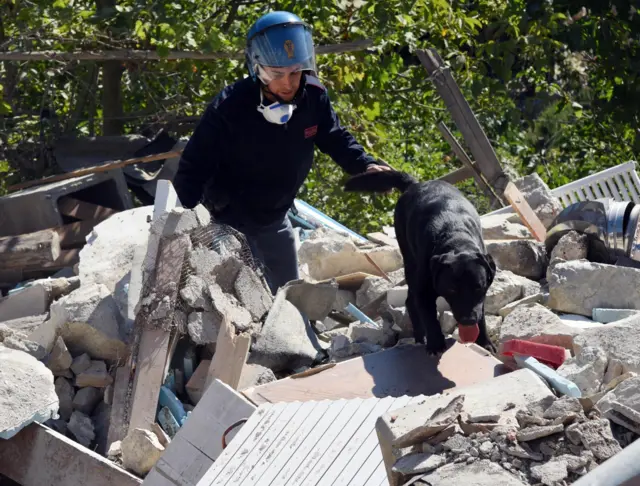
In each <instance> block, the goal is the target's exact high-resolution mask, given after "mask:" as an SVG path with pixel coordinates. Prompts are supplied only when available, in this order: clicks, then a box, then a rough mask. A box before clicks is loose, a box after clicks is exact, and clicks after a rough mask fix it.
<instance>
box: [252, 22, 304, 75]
mask: <svg viewBox="0 0 640 486" xmlns="http://www.w3.org/2000/svg"><path fill="white" fill-rule="evenodd" d="M245 57H246V62H247V68H248V69H249V74H250V75H251V77H252V78H253V79H254V80H255V79H256V77H257V78H259V79H260V80H261V81H262V82H263V83H265V84H268V83H269V82H270V81H271V79H272V78H269V76H268V75H267V73H265V71H264V70H262V69H260V68H261V67H265V66H269V67H282V68H291V67H294V68H295V70H296V71H315V69H316V66H315V50H314V47H313V39H312V36H311V27H310V26H309V25H308V24H306V23H305V22H303V21H302V19H300V17H298V16H297V15H294V14H292V13H290V12H271V13H268V14H266V15H263V16H262V17H260V18H259V19H258V20H257V21H256V22H255V23H254V24H253V26H252V27H251V29H249V34H248V35H247V46H246V49H245Z"/></svg>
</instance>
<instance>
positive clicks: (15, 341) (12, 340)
mask: <svg viewBox="0 0 640 486" xmlns="http://www.w3.org/2000/svg"><path fill="white" fill-rule="evenodd" d="M2 344H4V345H5V346H6V347H7V348H11V349H15V350H17V351H23V352H25V353H27V354H30V355H31V356H33V357H34V358H35V359H37V360H42V359H44V357H45V356H46V355H47V350H46V349H45V348H43V347H42V346H40V344H38V343H36V342H33V341H29V340H28V339H25V338H22V337H20V336H19V335H18V334H13V335H11V336H9V337H7V338H5V339H4V341H2Z"/></svg>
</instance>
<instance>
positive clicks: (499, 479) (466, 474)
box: [421, 459, 524, 486]
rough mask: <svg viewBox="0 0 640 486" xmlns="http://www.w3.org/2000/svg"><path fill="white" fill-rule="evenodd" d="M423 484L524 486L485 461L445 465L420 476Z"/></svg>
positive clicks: (496, 466)
mask: <svg viewBox="0 0 640 486" xmlns="http://www.w3.org/2000/svg"><path fill="white" fill-rule="evenodd" d="M421 479H422V481H424V482H423V484H425V483H426V484H428V485H430V486H459V485H461V484H469V485H470V484H473V485H474V486H524V483H523V482H521V481H519V480H518V479H516V478H515V476H513V475H512V474H509V473H508V472H507V471H505V470H504V469H503V468H501V467H500V466H498V465H497V464H494V463H492V462H491V461H489V460H487V459H481V460H478V461H474V462H472V463H471V464H447V465H446V466H443V467H440V468H438V469H436V470H435V471H433V472H430V473H427V474H426V475H424V476H421Z"/></svg>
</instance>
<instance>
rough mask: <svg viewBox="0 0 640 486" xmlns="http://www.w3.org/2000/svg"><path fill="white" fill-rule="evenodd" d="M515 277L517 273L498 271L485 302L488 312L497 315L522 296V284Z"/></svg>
mask: <svg viewBox="0 0 640 486" xmlns="http://www.w3.org/2000/svg"><path fill="white" fill-rule="evenodd" d="M513 277H515V275H514V274H513V273H511V272H508V271H506V270H502V271H501V270H499V271H498V272H497V273H496V276H495V278H494V279H493V283H492V284H491V287H489V290H488V291H487V296H486V298H485V302H484V307H485V312H486V313H487V314H493V315H497V314H498V312H499V311H500V309H502V308H503V307H504V306H505V305H507V304H510V303H511V302H513V301H516V300H518V299H520V298H521V297H522V284H521V283H520V282H518V281H517V280H516V279H515V278H513ZM447 310H451V309H447Z"/></svg>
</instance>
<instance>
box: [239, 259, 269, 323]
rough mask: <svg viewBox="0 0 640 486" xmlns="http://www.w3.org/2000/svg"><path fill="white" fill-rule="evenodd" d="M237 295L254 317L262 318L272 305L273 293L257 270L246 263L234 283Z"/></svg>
mask: <svg viewBox="0 0 640 486" xmlns="http://www.w3.org/2000/svg"><path fill="white" fill-rule="evenodd" d="M233 288H234V290H235V295H236V297H237V298H238V300H239V301H240V303H241V304H242V306H243V307H244V308H245V309H247V310H248V311H249V312H250V313H251V315H252V316H253V318H254V319H257V320H260V319H262V317H263V316H264V315H265V314H266V313H267V312H269V309H270V308H271V305H272V301H273V299H272V297H271V293H270V292H269V291H268V290H267V288H266V287H265V286H264V284H263V282H262V279H260V278H259V277H258V275H257V274H256V272H254V271H253V270H252V269H251V268H249V267H247V266H246V265H245V266H244V267H242V268H241V269H240V271H239V272H238V276H237V277H236V281H235V283H234V284H233Z"/></svg>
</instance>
